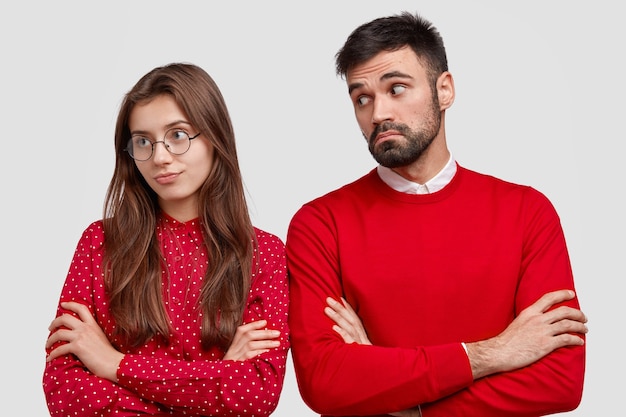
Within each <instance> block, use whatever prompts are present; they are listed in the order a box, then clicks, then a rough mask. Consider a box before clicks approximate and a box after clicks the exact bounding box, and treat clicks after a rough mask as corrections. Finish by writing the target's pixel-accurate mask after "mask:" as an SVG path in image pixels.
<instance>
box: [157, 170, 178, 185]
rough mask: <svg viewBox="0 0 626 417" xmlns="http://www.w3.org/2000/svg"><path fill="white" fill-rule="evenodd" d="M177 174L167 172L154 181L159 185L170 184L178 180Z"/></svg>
mask: <svg viewBox="0 0 626 417" xmlns="http://www.w3.org/2000/svg"><path fill="white" fill-rule="evenodd" d="M178 175H179V174H178V173H177V172H167V173H165V174H159V175H157V176H156V177H154V180H155V181H156V182H158V183H159V184H169V183H171V182H173V181H174V180H176V178H178Z"/></svg>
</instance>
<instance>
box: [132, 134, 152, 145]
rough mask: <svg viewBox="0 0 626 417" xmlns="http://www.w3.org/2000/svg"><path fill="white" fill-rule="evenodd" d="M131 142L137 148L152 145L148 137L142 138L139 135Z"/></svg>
mask: <svg viewBox="0 0 626 417" xmlns="http://www.w3.org/2000/svg"><path fill="white" fill-rule="evenodd" d="M133 143H134V146H137V147H139V148H145V147H147V146H152V143H151V142H150V141H149V140H148V139H146V138H142V137H141V136H138V137H135V138H133Z"/></svg>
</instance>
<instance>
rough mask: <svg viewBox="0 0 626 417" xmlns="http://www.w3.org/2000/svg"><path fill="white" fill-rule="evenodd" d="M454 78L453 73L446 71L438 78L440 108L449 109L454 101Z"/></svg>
mask: <svg viewBox="0 0 626 417" xmlns="http://www.w3.org/2000/svg"><path fill="white" fill-rule="evenodd" d="M454 95H455V92H454V79H453V78H452V74H450V73H449V72H448V71H444V72H443V73H442V74H441V75H440V76H439V78H438V79H437V97H438V98H439V110H441V111H443V110H446V109H449V108H450V107H451V106H452V103H454Z"/></svg>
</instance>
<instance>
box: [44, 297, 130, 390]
mask: <svg viewBox="0 0 626 417" xmlns="http://www.w3.org/2000/svg"><path fill="white" fill-rule="evenodd" d="M61 307H62V308H64V309H66V310H69V311H71V312H74V313H76V315H77V316H78V317H75V316H73V315H72V314H68V313H65V314H62V315H60V316H59V317H57V318H55V319H54V320H52V323H50V326H49V327H48V330H50V331H51V332H53V333H52V334H51V335H50V337H48V340H47V341H46V348H52V347H53V346H54V345H55V344H57V343H58V345H57V346H54V348H53V349H52V351H51V352H50V354H49V355H48V357H47V359H46V360H47V361H48V362H49V361H52V360H53V359H55V358H58V357H59V356H63V355H69V354H74V355H76V357H78V359H79V360H80V361H81V362H82V363H83V365H85V366H86V367H87V368H88V369H89V370H90V371H91V372H92V373H93V374H95V375H97V376H99V377H101V378H106V379H108V380H110V381H113V382H117V368H118V367H119V364H120V362H121V361H122V359H123V358H124V354H123V353H121V352H119V351H117V350H116V349H115V348H114V347H113V345H111V342H109V339H107V337H106V335H105V334H104V332H103V331H102V329H101V328H100V326H99V325H98V323H97V322H96V320H95V319H94V317H93V316H92V315H91V312H90V311H89V308H87V306H85V305H83V304H80V303H77V302H74V301H69V302H64V303H61ZM59 342H65V343H59Z"/></svg>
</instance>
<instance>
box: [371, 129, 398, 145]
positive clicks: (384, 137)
mask: <svg viewBox="0 0 626 417" xmlns="http://www.w3.org/2000/svg"><path fill="white" fill-rule="evenodd" d="M400 135H401V133H400V132H398V131H397V130H386V131H384V132H381V133H379V134H378V135H376V138H375V139H374V143H382V142H384V141H386V140H387V139H389V138H390V137H392V136H400Z"/></svg>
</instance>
